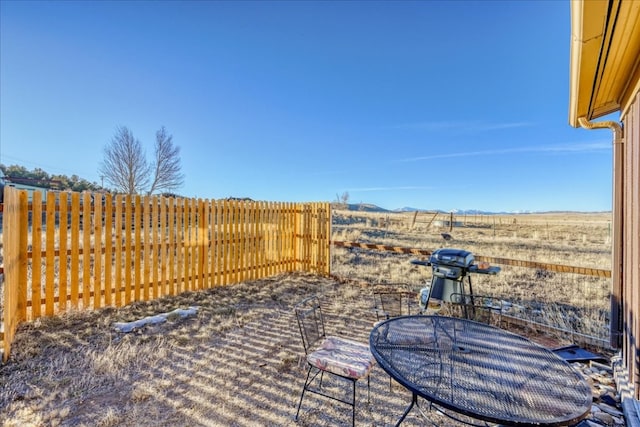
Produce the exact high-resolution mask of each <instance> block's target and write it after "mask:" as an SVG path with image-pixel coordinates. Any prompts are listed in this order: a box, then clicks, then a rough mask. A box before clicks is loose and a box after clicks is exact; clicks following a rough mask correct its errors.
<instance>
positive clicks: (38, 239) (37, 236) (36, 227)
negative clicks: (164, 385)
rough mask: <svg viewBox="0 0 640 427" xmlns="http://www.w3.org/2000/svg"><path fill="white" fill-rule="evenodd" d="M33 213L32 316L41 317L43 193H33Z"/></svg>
mask: <svg viewBox="0 0 640 427" xmlns="http://www.w3.org/2000/svg"><path fill="white" fill-rule="evenodd" d="M31 204H32V206H33V207H32V211H31V250H32V252H33V256H32V257H31V280H33V286H31V316H33V317H34V318H37V317H40V315H41V308H42V286H41V285H40V283H41V281H42V280H41V277H42V261H41V258H42V193H41V192H39V191H36V192H34V193H33V199H32V202H31Z"/></svg>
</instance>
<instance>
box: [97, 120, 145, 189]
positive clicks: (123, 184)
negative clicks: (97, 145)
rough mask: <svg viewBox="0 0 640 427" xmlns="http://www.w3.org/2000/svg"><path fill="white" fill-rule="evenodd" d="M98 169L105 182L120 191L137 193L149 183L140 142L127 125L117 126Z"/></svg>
mask: <svg viewBox="0 0 640 427" xmlns="http://www.w3.org/2000/svg"><path fill="white" fill-rule="evenodd" d="M99 171H100V174H101V175H102V176H104V179H105V180H106V181H107V183H109V184H111V186H113V187H114V188H115V190H116V191H118V192H121V193H125V194H138V193H139V192H141V191H144V189H145V188H146V187H147V186H148V185H149V174H150V168H149V164H148V163H147V160H146V159H145V156H144V152H143V150H142V144H140V141H139V140H137V139H136V138H134V136H133V133H132V132H131V131H130V130H129V129H128V128H127V127H124V126H121V127H118V128H117V129H116V134H115V135H114V137H113V138H112V139H111V142H110V143H109V145H107V146H105V148H104V160H103V162H102V163H101V165H100V168H99Z"/></svg>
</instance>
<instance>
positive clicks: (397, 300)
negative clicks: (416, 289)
mask: <svg viewBox="0 0 640 427" xmlns="http://www.w3.org/2000/svg"><path fill="white" fill-rule="evenodd" d="M413 297H414V295H413V294H411V293H409V292H407V291H376V292H374V293H373V302H374V310H375V312H376V316H377V318H378V320H382V319H389V318H391V317H397V316H403V315H408V314H411V299H412V298H413Z"/></svg>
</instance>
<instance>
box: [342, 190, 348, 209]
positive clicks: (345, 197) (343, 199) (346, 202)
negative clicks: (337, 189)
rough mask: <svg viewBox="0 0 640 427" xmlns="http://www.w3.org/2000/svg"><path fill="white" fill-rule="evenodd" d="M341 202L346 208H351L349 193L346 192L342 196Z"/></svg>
mask: <svg viewBox="0 0 640 427" xmlns="http://www.w3.org/2000/svg"><path fill="white" fill-rule="evenodd" d="M340 201H341V202H342V204H343V205H344V207H345V208H348V207H349V192H348V191H345V192H344V193H342V196H340Z"/></svg>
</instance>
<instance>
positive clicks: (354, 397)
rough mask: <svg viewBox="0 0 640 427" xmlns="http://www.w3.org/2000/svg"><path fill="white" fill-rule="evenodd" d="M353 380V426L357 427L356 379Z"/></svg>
mask: <svg viewBox="0 0 640 427" xmlns="http://www.w3.org/2000/svg"><path fill="white" fill-rule="evenodd" d="M351 382H352V383H353V402H352V405H351V409H352V411H351V413H352V415H351V427H355V425H356V381H354V380H351Z"/></svg>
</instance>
